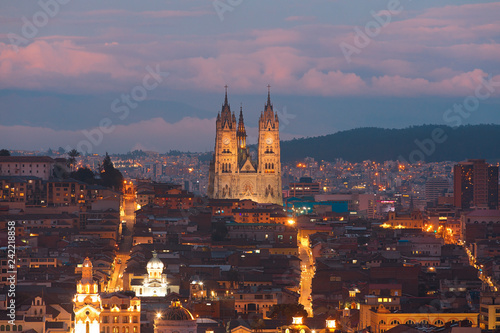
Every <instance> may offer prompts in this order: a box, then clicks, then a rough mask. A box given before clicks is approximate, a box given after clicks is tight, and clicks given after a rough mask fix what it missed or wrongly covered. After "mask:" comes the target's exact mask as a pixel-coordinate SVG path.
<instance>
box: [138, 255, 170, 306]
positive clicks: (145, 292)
mask: <svg viewBox="0 0 500 333" xmlns="http://www.w3.org/2000/svg"><path fill="white" fill-rule="evenodd" d="M163 268H164V264H163V262H162V261H161V260H160V259H159V258H158V254H157V253H156V251H153V258H151V260H149V261H148V264H147V270H148V273H147V274H145V276H144V280H143V282H142V284H139V285H134V284H132V286H131V289H132V290H133V291H134V292H135V294H136V295H137V296H139V297H151V296H160V297H163V296H165V295H166V294H167V274H163Z"/></svg>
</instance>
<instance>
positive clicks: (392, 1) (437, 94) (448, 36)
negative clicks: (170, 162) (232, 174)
mask: <svg viewBox="0 0 500 333" xmlns="http://www.w3.org/2000/svg"><path fill="white" fill-rule="evenodd" d="M499 15H500V2H496V1H479V0H474V1H465V0H440V1H435V0H418V1H415V0H400V1H399V0H383V1H381V0H380V1H379V0H356V1H352V0H343V1H341V0H330V1H321V0H310V1H304V0H273V1H263V0H215V1H212V0H182V1H180V0H177V1H168V0H162V1H152V0H141V1H135V0H134V1H133V0H119V1H118V0H109V1H102V0H86V1H77V0H39V1H19V0H2V2H1V4H0V148H7V149H13V150H14V149H21V150H47V149H48V148H52V149H57V148H58V147H63V148H65V149H72V148H76V149H77V150H79V151H81V152H84V153H104V152H106V151H107V152H110V153H125V152H128V151H131V150H135V149H143V150H154V151H158V152H166V151H169V150H183V151H187V150H189V151H202V152H205V151H211V150H213V146H214V138H215V117H216V116H217V112H219V111H220V109H221V104H222V102H223V101H224V86H225V85H228V98H229V102H230V104H231V109H232V111H234V112H236V113H238V112H239V109H240V107H242V109H243V113H244V116H245V125H246V127H247V132H248V135H249V142H250V143H252V142H255V141H256V134H257V128H256V126H257V121H258V117H259V115H260V112H261V111H262V110H263V107H264V104H265V102H266V100H267V89H268V88H267V85H270V86H271V98H272V102H273V105H274V108H275V111H277V112H278V115H279V117H280V120H281V121H280V132H281V139H282V140H288V139H292V138H300V137H313V136H318V135H326V134H331V133H335V132H337V131H342V130H348V129H353V128H359V127H372V126H374V127H384V128H403V127H407V126H412V125H419V124H440V125H443V124H445V125H452V126H456V125H465V124H480V123H495V124H499V123H500V112H499V109H500V66H499V65H500V57H499V55H500V44H499V42H500V21H499V20H498V17H499Z"/></svg>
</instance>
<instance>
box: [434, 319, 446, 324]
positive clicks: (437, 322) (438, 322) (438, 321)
mask: <svg viewBox="0 0 500 333" xmlns="http://www.w3.org/2000/svg"><path fill="white" fill-rule="evenodd" d="M443 325H444V322H443V321H442V320H441V319H438V320H436V321H435V322H434V326H443Z"/></svg>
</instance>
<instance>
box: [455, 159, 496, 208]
mask: <svg viewBox="0 0 500 333" xmlns="http://www.w3.org/2000/svg"><path fill="white" fill-rule="evenodd" d="M453 172H454V197H455V199H454V200H455V207H457V208H461V209H470V208H471V207H478V208H489V209H498V166H492V165H489V164H488V163H486V161H485V160H468V161H466V162H460V163H458V164H456V165H455V167H454V170H453Z"/></svg>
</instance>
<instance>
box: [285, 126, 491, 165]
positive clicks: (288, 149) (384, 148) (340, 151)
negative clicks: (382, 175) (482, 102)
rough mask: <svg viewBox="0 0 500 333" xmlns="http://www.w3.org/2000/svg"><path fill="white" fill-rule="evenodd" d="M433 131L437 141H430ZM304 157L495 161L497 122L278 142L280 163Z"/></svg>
mask: <svg viewBox="0 0 500 333" xmlns="http://www.w3.org/2000/svg"><path fill="white" fill-rule="evenodd" d="M433 131H435V134H434V135H435V138H437V140H436V141H440V143H436V141H434V143H431V140H432V133H433ZM437 134H439V135H437ZM416 141H418V142H420V143H425V146H423V145H420V147H419V146H418V145H417V143H416ZM433 146H434V147H433ZM421 147H423V148H421ZM307 156H310V157H313V158H315V159H316V160H317V161H321V160H325V161H334V160H335V159H336V158H342V159H344V160H347V161H350V162H361V161H364V160H372V161H379V162H381V161H387V160H396V159H400V160H401V158H399V157H401V156H402V157H403V158H404V159H405V160H407V161H418V160H419V159H421V157H422V156H423V157H425V161H426V162H440V161H461V160H465V159H468V158H483V159H489V160H495V159H499V158H500V125H468V126H460V127H456V128H452V127H448V126H438V125H422V126H412V127H409V128H404V129H383V128H372V127H368V128H358V129H353V130H348V131H342V132H338V133H335V134H330V135H325V136H319V137H313V138H304V139H294V140H291V141H283V142H282V143H281V160H282V162H290V161H297V160H301V159H303V158H305V157H307ZM410 156H411V157H410Z"/></svg>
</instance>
